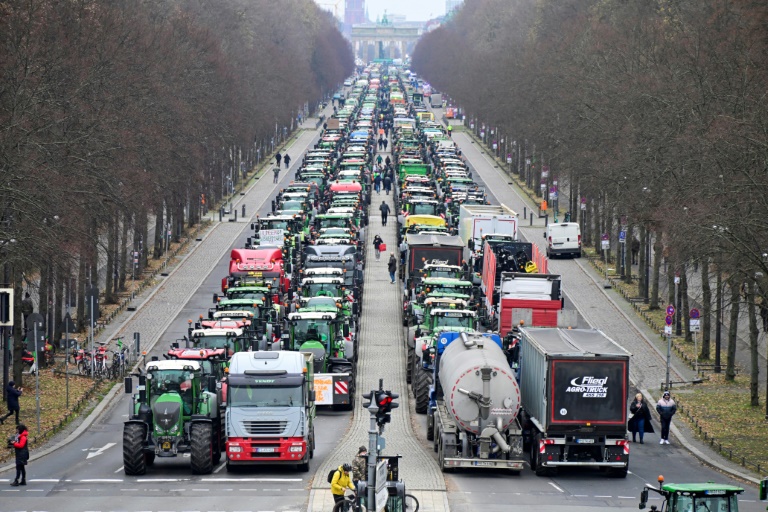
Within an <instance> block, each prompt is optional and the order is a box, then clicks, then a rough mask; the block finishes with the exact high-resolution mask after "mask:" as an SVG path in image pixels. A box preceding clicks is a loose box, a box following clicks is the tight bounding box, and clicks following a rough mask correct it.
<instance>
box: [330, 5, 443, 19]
mask: <svg viewBox="0 0 768 512" xmlns="http://www.w3.org/2000/svg"><path fill="white" fill-rule="evenodd" d="M316 1H317V3H319V4H320V5H322V6H324V7H325V8H326V9H328V10H330V11H332V10H333V9H332V8H330V6H331V5H333V4H334V3H335V0H316ZM365 5H366V7H367V8H368V16H369V17H370V19H371V21H376V18H377V17H379V18H380V17H381V16H382V15H383V14H384V10H385V9H386V11H387V13H389V14H404V15H405V16H406V19H407V20H408V21H427V20H430V19H432V18H435V17H437V16H442V15H443V14H445V0H366V2H365ZM343 13H344V0H340V3H339V16H343Z"/></svg>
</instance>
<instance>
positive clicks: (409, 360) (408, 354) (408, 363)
mask: <svg viewBox="0 0 768 512" xmlns="http://www.w3.org/2000/svg"><path fill="white" fill-rule="evenodd" d="M406 343H407V342H406ZM415 352H416V349H414V348H413V347H411V346H410V345H408V346H407V350H406V351H405V381H406V382H407V383H408V384H410V383H411V380H412V379H411V372H413V358H414V355H413V354H414V353H415Z"/></svg>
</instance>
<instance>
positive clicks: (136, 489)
mask: <svg viewBox="0 0 768 512" xmlns="http://www.w3.org/2000/svg"><path fill="white" fill-rule="evenodd" d="M120 490H121V491H134V492H135V491H138V490H139V489H138V488H135V489H120Z"/></svg>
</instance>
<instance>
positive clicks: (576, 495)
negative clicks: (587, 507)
mask: <svg viewBox="0 0 768 512" xmlns="http://www.w3.org/2000/svg"><path fill="white" fill-rule="evenodd" d="M573 497H574V498H589V495H587V494H574V495H573Z"/></svg>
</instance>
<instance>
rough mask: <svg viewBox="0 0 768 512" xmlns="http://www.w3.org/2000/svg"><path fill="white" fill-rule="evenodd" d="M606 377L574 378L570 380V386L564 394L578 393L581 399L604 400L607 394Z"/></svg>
mask: <svg viewBox="0 0 768 512" xmlns="http://www.w3.org/2000/svg"><path fill="white" fill-rule="evenodd" d="M607 383H608V377H603V378H598V377H593V376H584V377H576V378H575V379H571V385H570V387H568V388H567V389H566V390H565V392H566V393H580V394H581V396H582V397H583V398H605V397H606V394H607V393H608V386H606V384H607Z"/></svg>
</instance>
